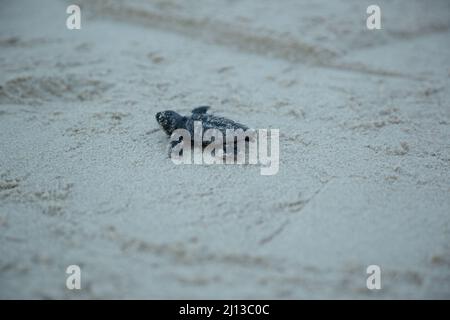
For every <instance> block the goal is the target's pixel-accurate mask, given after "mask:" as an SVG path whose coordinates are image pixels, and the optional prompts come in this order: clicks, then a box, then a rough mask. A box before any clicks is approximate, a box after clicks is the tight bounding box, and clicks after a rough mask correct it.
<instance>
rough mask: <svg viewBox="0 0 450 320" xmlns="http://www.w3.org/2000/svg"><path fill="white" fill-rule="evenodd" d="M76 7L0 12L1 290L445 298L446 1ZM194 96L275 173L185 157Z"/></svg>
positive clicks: (448, 294)
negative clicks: (74, 273)
mask: <svg viewBox="0 0 450 320" xmlns="http://www.w3.org/2000/svg"><path fill="white" fill-rule="evenodd" d="M71 3H74V2H72V1H57V0H45V1H22V0H21V1H1V2H0V137H1V139H0V152H1V153H0V154H1V156H0V298H32V299H44V298H69V299H76V298H83V299H84V298H153V299H160V298H170V299H173V298H193V299H197V298H198V299H200V298H210V299H215V298H219V299H222V298H243V299H247V298H254V299H258V298H264V299H267V298H273V299H296V298H301V299H304V298H313V299H321V298H332V299H341V298H356V299H389V298H393V299H398V298H407V299H409V298H426V299H428V298H450V29H449V28H450V3H449V2H448V1H444V0H443V1H439V0H436V1H429V2H428V1H419V0H414V1H408V0H402V1H377V4H378V5H379V6H380V7H381V10H382V30H373V31H369V30H367V29H366V24H365V19H366V17H367V14H366V8H367V6H368V5H370V4H372V3H371V2H370V1H359V0H351V1H344V0H333V1H330V0H323V1H294V0H286V1H270V2H269V1H267V2H266V1H258V0H242V1H232V0H229V1H205V0H204V1H182V0H177V1H175V0H171V1H141V0H132V1H119V0H114V1H99V0H97V1H79V0H78V2H76V3H77V4H79V5H80V7H81V30H68V29H67V28H66V24H65V22H66V18H67V17H68V15H67V14H66V7H67V6H68V5H69V4H71ZM199 105H211V106H212V111H213V112H214V113H217V114H220V115H223V116H227V117H229V118H232V119H235V120H238V121H240V122H242V123H244V124H247V125H249V126H251V127H254V128H278V129H279V130H280V169H279V172H278V174H276V175H273V176H262V175H260V170H259V167H258V166H252V165H247V166H225V165H223V166H218V165H211V166H204V165H181V166H177V165H174V164H173V163H172V161H171V160H170V159H169V158H168V157H167V144H168V139H167V137H166V136H165V135H164V133H163V132H162V131H161V130H158V125H157V123H156V121H155V113H156V112H158V111H161V110H165V109H173V110H176V111H179V112H180V113H183V114H187V113H189V111H190V110H191V109H192V108H193V107H196V106H199ZM73 264H76V265H79V266H80V267H81V270H82V289H81V290H78V291H77V290H68V289H67V288H66V277H67V274H66V273H65V271H66V268H67V266H69V265H73ZM373 264H375V265H379V266H380V267H381V271H382V289H381V290H368V289H367V287H366V278H367V276H368V275H367V274H366V268H367V266H369V265H373Z"/></svg>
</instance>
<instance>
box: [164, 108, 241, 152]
mask: <svg viewBox="0 0 450 320" xmlns="http://www.w3.org/2000/svg"><path fill="white" fill-rule="evenodd" d="M208 109H210V107H209V106H201V107H197V108H195V109H193V110H192V114H191V115H189V116H182V115H180V114H178V113H176V112H175V111H172V110H167V111H161V112H158V113H157V114H156V116H155V117H156V121H157V122H158V123H159V125H160V126H161V128H162V129H163V130H164V132H165V133H166V134H167V135H168V136H171V135H172V133H173V132H174V131H175V130H176V129H186V130H187V131H189V133H190V135H191V139H192V141H193V139H194V122H196V121H200V122H201V124H202V129H203V132H205V131H206V130H208V129H217V130H219V131H220V132H222V135H223V137H225V136H226V131H227V130H230V129H231V130H238V129H242V130H243V131H246V130H247V129H249V128H248V127H247V126H245V125H243V124H240V123H238V122H235V121H233V120H230V119H227V118H224V117H219V116H215V115H213V114H210V113H207V112H208ZM224 139H225V138H224ZM179 142H181V141H172V142H171V144H170V148H169V155H170V152H171V150H172V148H173V147H174V146H175V145H177V144H178V143H179ZM234 149H235V150H234V151H235V152H236V145H235V146H234Z"/></svg>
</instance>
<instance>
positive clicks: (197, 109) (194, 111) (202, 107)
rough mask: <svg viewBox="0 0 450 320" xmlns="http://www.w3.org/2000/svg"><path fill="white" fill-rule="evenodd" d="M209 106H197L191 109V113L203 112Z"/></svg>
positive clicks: (206, 110)
mask: <svg viewBox="0 0 450 320" xmlns="http://www.w3.org/2000/svg"><path fill="white" fill-rule="evenodd" d="M209 108H211V107H210V106H201V107H197V108H195V109H194V110H192V113H198V114H205V113H206V112H208V109H209Z"/></svg>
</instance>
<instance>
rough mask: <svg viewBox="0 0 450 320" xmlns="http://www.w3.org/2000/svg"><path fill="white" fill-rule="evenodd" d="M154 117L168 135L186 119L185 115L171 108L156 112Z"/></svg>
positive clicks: (182, 124) (182, 125) (181, 126)
mask: <svg viewBox="0 0 450 320" xmlns="http://www.w3.org/2000/svg"><path fill="white" fill-rule="evenodd" d="M155 118H156V121H158V123H159V125H160V126H161V128H162V129H163V130H164V131H165V132H166V133H167V134H168V135H171V134H172V132H174V131H175V130H176V129H180V128H183V127H184V123H185V120H186V118H185V117H183V116H181V115H179V114H178V113H176V112H175V111H171V110H167V111H161V112H158V113H157V114H156V116H155Z"/></svg>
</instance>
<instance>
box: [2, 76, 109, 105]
mask: <svg viewBox="0 0 450 320" xmlns="http://www.w3.org/2000/svg"><path fill="white" fill-rule="evenodd" d="M111 86H112V85H110V84H108V83H106V82H103V81H101V80H97V79H90V78H84V77H80V76H77V75H65V76H63V77H61V76H48V77H37V76H20V77H16V78H13V79H10V80H8V81H6V82H5V83H3V84H1V85H0V104H24V105H41V104H43V103H44V102H47V101H56V100H62V101H89V100H94V99H96V98H98V97H100V96H102V94H103V92H105V91H106V90H108V89H109V88H110V87H111Z"/></svg>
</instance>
